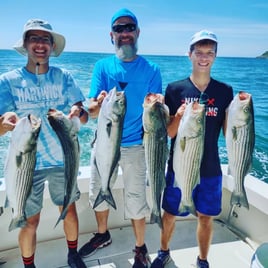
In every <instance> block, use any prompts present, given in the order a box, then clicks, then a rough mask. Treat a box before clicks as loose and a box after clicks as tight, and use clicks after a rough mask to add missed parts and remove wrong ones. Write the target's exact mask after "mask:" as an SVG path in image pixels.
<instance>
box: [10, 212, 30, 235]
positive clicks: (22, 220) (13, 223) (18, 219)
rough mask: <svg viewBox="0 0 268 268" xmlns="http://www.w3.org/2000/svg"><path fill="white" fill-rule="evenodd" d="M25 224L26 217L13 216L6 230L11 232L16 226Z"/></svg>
mask: <svg viewBox="0 0 268 268" xmlns="http://www.w3.org/2000/svg"><path fill="white" fill-rule="evenodd" d="M24 226H26V218H25V216H20V217H16V218H13V219H12V220H11V222H10V224H9V227H8V231H9V232H11V231H13V230H14V229H16V228H19V227H24Z"/></svg>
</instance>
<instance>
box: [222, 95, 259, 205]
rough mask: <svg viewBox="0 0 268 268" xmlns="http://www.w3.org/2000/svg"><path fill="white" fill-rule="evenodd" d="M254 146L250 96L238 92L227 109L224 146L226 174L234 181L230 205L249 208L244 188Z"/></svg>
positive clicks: (252, 113)
mask: <svg viewBox="0 0 268 268" xmlns="http://www.w3.org/2000/svg"><path fill="white" fill-rule="evenodd" d="M254 144H255V130H254V111H253V102H252V96H251V95H250V94H248V93H246V92H239V93H237V94H236V95H235V97H234V99H233V101H232V102H231V103H230V105H229V107H228V118H227V129H226V146H227V153H228V174H229V175H231V176H232V177H233V178H234V180H235V186H234V190H233V192H232V196H231V205H242V206H244V207H245V208H247V209H248V208H249V204H248V200H247V195H246V191H245V187H244V180H245V176H246V175H247V174H248V172H249V171H250V168H251V164H252V157H253V149H254Z"/></svg>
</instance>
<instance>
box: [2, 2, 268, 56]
mask: <svg viewBox="0 0 268 268" xmlns="http://www.w3.org/2000/svg"><path fill="white" fill-rule="evenodd" d="M122 7H126V8H129V9H130V10H131V11H133V12H134V13H135V14H136V16H137V18H138V21H139V26H140V28H141V34H140V38H139V53H140V54H157V55H185V53H186V52H187V51H188V44H189V40H190V38H191V36H192V35H193V34H194V33H195V32H197V31H199V30H201V29H209V30H212V31H214V32H215V33H216V35H217V36H218V39H219V48H218V55H219V56H237V57H255V56H258V55H260V54H262V53H263V52H265V51H267V50H268V1H267V0H202V1H198V0H187V1H182V0H181V1H180V0H128V1H122V0H44V1H36V0H35V1H33V0H8V1H1V4H0V25H1V29H0V49H9V48H12V46H13V45H14V43H15V42H16V41H17V40H18V39H19V38H20V37H21V34H22V29H23V25H24V23H25V22H26V21H27V20H28V19H29V18H42V19H46V20H48V21H49V22H50V23H51V24H52V26H53V28H54V30H56V31H57V32H59V33H61V34H63V35H64V36H65V37H66V40H67V44H66V48H65V51H87V52H114V49H113V46H112V44H111V42H110V38H109V32H110V20H111V17H112V15H113V14H114V13H115V12H116V11H117V10H118V9H120V8H122Z"/></svg>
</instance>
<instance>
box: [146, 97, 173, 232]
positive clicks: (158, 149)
mask: <svg viewBox="0 0 268 268" xmlns="http://www.w3.org/2000/svg"><path fill="white" fill-rule="evenodd" d="M142 119H143V129H144V137H143V144H144V148H145V159H146V166H147V175H148V178H149V182H150V186H151V193H152V201H153V202H152V203H153V206H152V212H151V217H150V223H158V225H159V226H160V227H161V228H162V220H161V195H162V192H163V189H164V187H165V183H166V182H165V167H166V160H167V157H168V143H167V124H168V121H169V109H168V106H166V105H165V104H163V103H160V102H159V101H158V100H157V95H156V94H154V93H149V94H147V96H146V97H145V98H144V103H143V118H142Z"/></svg>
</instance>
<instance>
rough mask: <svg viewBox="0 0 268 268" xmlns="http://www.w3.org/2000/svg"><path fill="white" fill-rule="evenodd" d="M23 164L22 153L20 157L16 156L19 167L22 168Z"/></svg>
mask: <svg viewBox="0 0 268 268" xmlns="http://www.w3.org/2000/svg"><path fill="white" fill-rule="evenodd" d="M21 163H22V153H20V154H19V155H17V156H16V165H17V167H20V165H21Z"/></svg>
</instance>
